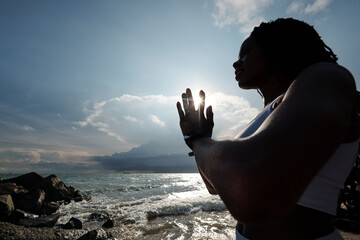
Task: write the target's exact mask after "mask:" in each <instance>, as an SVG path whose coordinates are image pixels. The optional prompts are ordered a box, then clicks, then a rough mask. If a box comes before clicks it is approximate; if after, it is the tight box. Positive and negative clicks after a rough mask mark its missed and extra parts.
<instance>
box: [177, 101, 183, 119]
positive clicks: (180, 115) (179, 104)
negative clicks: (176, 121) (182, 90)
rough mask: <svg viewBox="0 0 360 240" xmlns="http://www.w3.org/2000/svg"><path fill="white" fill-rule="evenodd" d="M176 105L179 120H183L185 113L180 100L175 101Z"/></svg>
mask: <svg viewBox="0 0 360 240" xmlns="http://www.w3.org/2000/svg"><path fill="white" fill-rule="evenodd" d="M176 107H177V110H178V113H179V117H180V122H181V121H183V120H184V118H185V114H184V112H183V110H182V108H181V103H180V102H177V103H176Z"/></svg>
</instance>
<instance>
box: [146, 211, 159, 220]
mask: <svg viewBox="0 0 360 240" xmlns="http://www.w3.org/2000/svg"><path fill="white" fill-rule="evenodd" d="M157 216H158V214H157V212H155V211H148V212H146V218H147V220H148V221H151V220H154V219H155V218H157Z"/></svg>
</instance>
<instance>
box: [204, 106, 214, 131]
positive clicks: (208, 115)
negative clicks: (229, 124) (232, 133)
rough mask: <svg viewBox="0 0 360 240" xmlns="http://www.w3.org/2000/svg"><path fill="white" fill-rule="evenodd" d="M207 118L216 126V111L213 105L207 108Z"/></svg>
mask: <svg viewBox="0 0 360 240" xmlns="http://www.w3.org/2000/svg"><path fill="white" fill-rule="evenodd" d="M206 119H207V120H208V121H209V122H210V124H211V125H212V126H214V113H213V111H212V107H211V106H209V107H208V108H207V109H206Z"/></svg>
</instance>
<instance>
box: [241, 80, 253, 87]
mask: <svg viewBox="0 0 360 240" xmlns="http://www.w3.org/2000/svg"><path fill="white" fill-rule="evenodd" d="M238 85H239V87H240V88H241V89H252V88H253V87H251V86H250V85H249V84H246V82H244V81H238Z"/></svg>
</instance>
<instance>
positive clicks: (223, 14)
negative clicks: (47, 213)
mask: <svg viewBox="0 0 360 240" xmlns="http://www.w3.org/2000/svg"><path fill="white" fill-rule="evenodd" d="M273 2H274V1H273V0H216V1H215V8H216V13H214V14H213V15H212V16H213V18H214V20H215V23H214V24H215V26H218V27H220V28H223V27H226V26H229V25H240V26H241V27H240V32H242V33H249V32H250V31H251V30H252V28H253V27H254V26H256V25H258V24H259V23H261V22H262V21H264V19H265V18H264V17H263V10H264V9H265V8H266V7H268V6H270V5H271V4H273Z"/></svg>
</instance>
